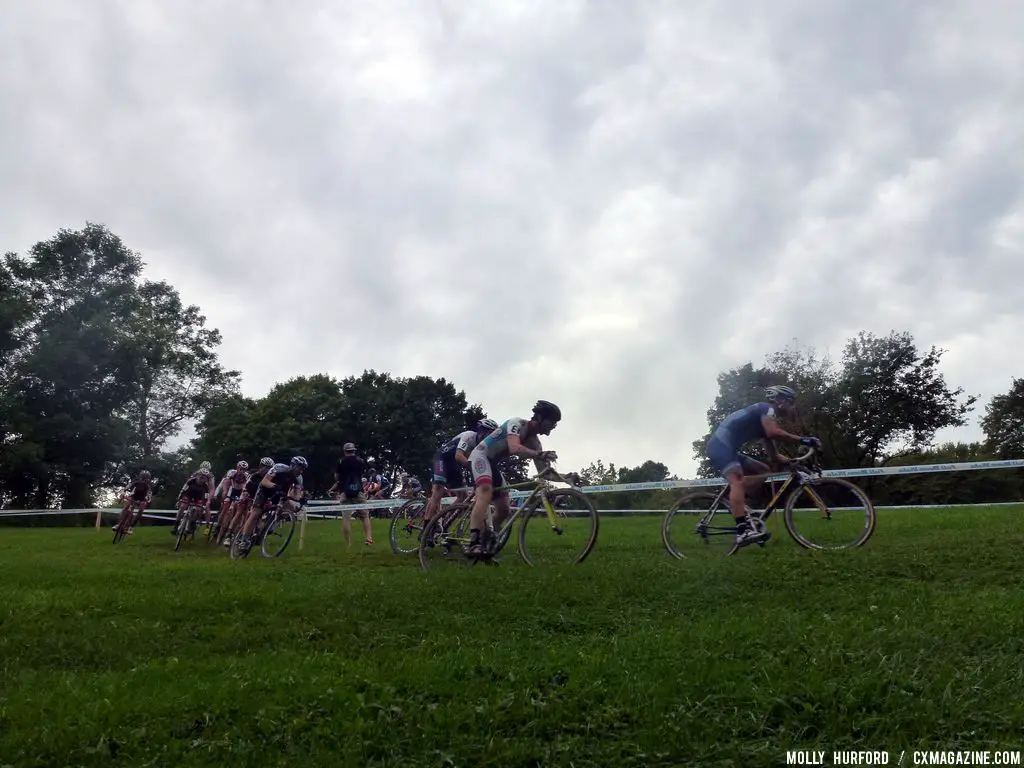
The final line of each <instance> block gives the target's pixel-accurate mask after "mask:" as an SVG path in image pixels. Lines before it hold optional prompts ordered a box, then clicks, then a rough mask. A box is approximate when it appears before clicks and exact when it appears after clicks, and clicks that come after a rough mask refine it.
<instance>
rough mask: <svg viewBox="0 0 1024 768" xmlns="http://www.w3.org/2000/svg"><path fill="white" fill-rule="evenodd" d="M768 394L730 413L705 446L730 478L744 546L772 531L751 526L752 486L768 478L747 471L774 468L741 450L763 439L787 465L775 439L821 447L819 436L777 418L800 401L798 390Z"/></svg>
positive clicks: (738, 542)
mask: <svg viewBox="0 0 1024 768" xmlns="http://www.w3.org/2000/svg"><path fill="white" fill-rule="evenodd" d="M765 397H766V399H767V402H763V403H754V404H753V405H748V406H747V407H746V408H741V409H740V410H738V411H736V412H734V413H731V414H729V416H728V417H726V419H725V421H723V422H722V423H721V424H719V425H718V428H717V429H716V430H715V431H714V432H713V433H712V435H711V437H710V438H709V439H708V442H707V447H706V448H705V454H706V455H707V457H708V459H709V460H710V461H711V465H712V466H713V467H714V468H715V469H717V470H718V471H719V472H720V473H721V475H722V477H724V478H725V479H726V480H728V481H729V507H730V509H731V510H732V516H733V518H735V520H736V545H737V546H740V547H745V546H746V545H748V544H754V543H756V542H759V541H764V540H765V539H767V538H768V536H769V535H770V534H769V533H768V532H767V531H765V530H760V531H758V530H756V529H755V528H753V527H751V525H750V523H749V521H748V520H747V513H746V498H747V490H748V488H749V489H753V488H756V487H757V486H758V485H760V484H761V483H762V482H764V480H763V478H751V479H749V480H747V479H745V477H744V475H745V474H746V475H767V474H770V473H771V471H772V469H771V467H769V466H768V465H767V464H765V463H764V462H761V461H758V460H757V459H755V458H753V457H751V456H747V455H746V454H744V453H741V452H740V448H742V447H743V446H744V445H745V444H747V443H749V442H750V441H752V440H763V441H764V444H765V448H766V449H767V451H768V457H769V460H770V461H772V463H774V464H777V465H785V464H788V463H789V460H788V459H787V458H786V457H785V456H781V455H779V452H778V450H776V448H775V442H774V441H775V440H780V439H781V440H787V441H789V442H791V443H800V444H801V445H809V446H815V447H818V448H820V447H821V441H820V440H818V438H816V437H800V436H799V435H793V434H790V433H789V432H787V431H786V430H784V429H783V428H782V427H780V426H779V424H778V422H777V421H775V413H776V411H778V412H779V413H780V414H782V415H783V416H785V415H787V414H789V413H791V412H792V410H793V408H794V407H795V405H796V392H794V391H793V390H792V389H790V388H789V387H787V386H783V385H779V386H774V387H768V389H767V390H765Z"/></svg>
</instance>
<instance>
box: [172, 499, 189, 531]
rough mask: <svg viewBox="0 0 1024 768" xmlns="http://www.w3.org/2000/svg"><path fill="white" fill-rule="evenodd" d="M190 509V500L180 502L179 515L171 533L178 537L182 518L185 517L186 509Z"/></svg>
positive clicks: (175, 519)
mask: <svg viewBox="0 0 1024 768" xmlns="http://www.w3.org/2000/svg"><path fill="white" fill-rule="evenodd" d="M187 507H188V500H187V499H184V498H182V499H181V500H179V501H178V515H177V517H175V518H174V527H173V528H171V533H173V534H175V535H177V533H178V526H179V525H181V518H182V517H184V515H185V509H186V508H187Z"/></svg>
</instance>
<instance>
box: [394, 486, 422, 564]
mask: <svg viewBox="0 0 1024 768" xmlns="http://www.w3.org/2000/svg"><path fill="white" fill-rule="evenodd" d="M426 508H427V502H426V499H409V501H407V502H405V504H403V505H402V506H400V507H399V508H398V509H396V510H395V513H394V514H393V515H391V528H390V530H389V531H388V540H389V541H390V543H391V551H392V552H394V553H395V554H396V555H411V554H412V553H413V552H416V551H417V550H418V549H419V538H420V537H421V536H422V534H423V529H424V525H423V512H424V510H426Z"/></svg>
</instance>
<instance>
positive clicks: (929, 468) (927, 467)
mask: <svg viewBox="0 0 1024 768" xmlns="http://www.w3.org/2000/svg"><path fill="white" fill-rule="evenodd" d="M1022 468H1024V459H1004V460H1001V461H966V462H960V463H956V464H916V465H913V464H911V465H907V466H898V467H858V468H855V469H827V470H825V471H824V472H822V475H823V476H825V477H880V476H889V475H897V476H899V475H921V474H928V473H933V472H977V471H980V470H987V469H988V470H991V469H1022ZM788 476H789V475H788V473H786V472H780V473H779V474H776V475H771V476H769V477H768V478H766V479H765V481H766V482H767V481H769V480H777V481H781V480H784V479H785V478H787V477H788ZM725 484H726V483H725V480H723V479H721V478H715V477H712V478H694V479H691V480H659V481H654V482H647V483H621V484H618V485H586V486H582V487H580V488H579V489H578V490H580V491H582V492H583V493H624V492H625V493H628V492H630V491H659V490H672V489H677V488H704V487H709V486H719V487H720V486H723V485H725ZM460 490H471V489H468V488H467V489H460ZM530 493H531V491H510V493H509V495H510V496H512V497H513V498H523V497H526V496H529V495H530ZM406 501H408V499H403V498H395V499H379V500H375V501H364V502H361V503H358V504H338V503H337V502H333V501H310V502H309V505H308V506H309V507H312V508H313V509H315V510H316V511H317V512H318V513H327V512H340V511H342V510H346V509H347V510H353V511H354V510H357V509H381V508H388V507H390V508H392V509H396V508H398V507H400V506H401V505H402V504H404V503H405V502H406ZM452 501H454V499H452V498H446V499H444V503H446V504H447V503H451V502H452ZM1006 503H1008V504H1013V503H1017V502H1006ZM910 506H911V507H913V508H915V509H917V508H932V509H940V508H949V507H956V506H963V505H962V504H933V505H920V504H913V505H910ZM984 506H992V505H991V504H985V505H984ZM900 508H901V507H878V509H900ZM602 511H605V512H627V511H629V512H640V511H641V510H602ZM645 511H647V512H657V511H664V510H645ZM85 513H93V514H95V515H96V527H97V528H99V526H100V518H101V516H102V515H103V514H120V509H116V508H113V509H97V508H95V507H93V508H91V509H61V510H51V509H19V510H0V517H17V516H34V515H42V514H46V515H81V514H85ZM175 514H176V511H175V510H173V509H170V510H165V509H153V510H148V511H147V512H146V513H145V515H144V516H145V517H150V518H155V519H167V516H168V515H169V516H171V518H172V519H173V517H174V515H175ZM308 516H309V517H326V516H327V515H326V514H315V513H312V512H310V513H308Z"/></svg>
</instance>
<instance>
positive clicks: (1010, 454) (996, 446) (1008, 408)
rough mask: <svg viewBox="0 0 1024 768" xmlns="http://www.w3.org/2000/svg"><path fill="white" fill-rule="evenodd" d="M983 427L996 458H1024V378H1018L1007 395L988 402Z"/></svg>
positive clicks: (982, 421) (998, 396)
mask: <svg viewBox="0 0 1024 768" xmlns="http://www.w3.org/2000/svg"><path fill="white" fill-rule="evenodd" d="M981 428H982V429H983V430H985V437H986V440H987V443H988V446H989V448H990V449H991V450H992V451H993V452H994V453H995V454H996V455H997V456H999V457H1001V458H1006V459H1011V458H1014V459H1019V458H1024V379H1017V378H1015V379H1014V380H1013V384H1012V385H1011V386H1010V390H1009V391H1008V392H1006V393H1005V394H1002V395H996V396H995V397H993V398H992V400H991V401H989V404H988V405H987V406H986V408H985V416H984V418H982V420H981Z"/></svg>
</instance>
